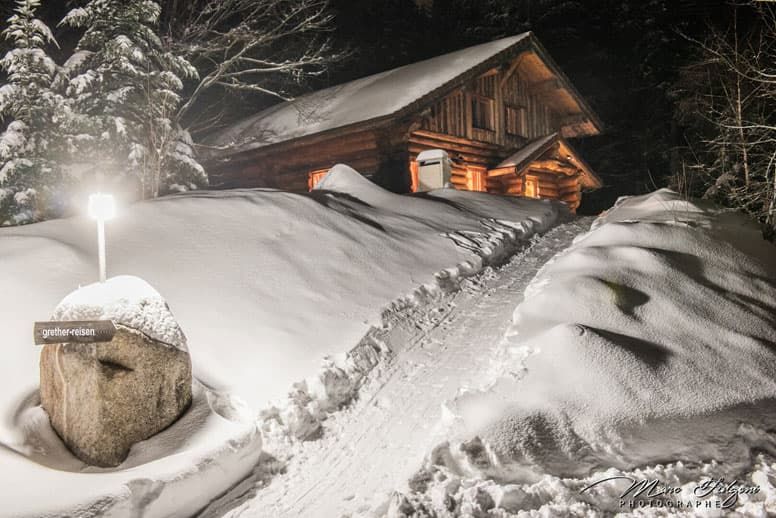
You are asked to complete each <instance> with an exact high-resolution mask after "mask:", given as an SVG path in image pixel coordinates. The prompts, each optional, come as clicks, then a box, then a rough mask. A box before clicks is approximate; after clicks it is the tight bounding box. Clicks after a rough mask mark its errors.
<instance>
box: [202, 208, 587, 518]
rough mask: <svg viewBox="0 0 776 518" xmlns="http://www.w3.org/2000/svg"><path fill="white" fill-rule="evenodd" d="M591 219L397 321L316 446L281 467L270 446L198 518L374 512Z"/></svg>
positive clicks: (299, 449) (401, 482)
mask: <svg viewBox="0 0 776 518" xmlns="http://www.w3.org/2000/svg"><path fill="white" fill-rule="evenodd" d="M591 221H592V219H591V218H579V219H577V220H575V221H572V222H569V223H565V224H561V225H559V226H557V227H555V228H554V229H552V230H550V231H548V232H547V233H546V234H544V235H543V236H541V237H535V238H534V239H533V240H532V241H531V243H530V244H529V245H528V246H527V247H526V248H524V249H523V250H521V251H519V252H518V253H517V254H516V255H514V256H513V257H512V258H511V259H510V260H509V261H508V262H507V263H506V264H505V265H503V266H501V267H498V268H495V269H494V268H486V269H485V270H484V271H483V272H482V273H481V274H479V275H478V276H476V277H473V278H470V279H467V280H464V281H463V282H462V285H461V289H460V290H459V291H456V292H454V293H451V294H447V295H441V296H440V297H439V298H438V299H437V300H435V301H433V302H431V303H429V304H426V305H424V306H422V307H418V308H415V309H412V310H410V311H409V313H408V314H407V313H404V314H397V315H395V317H394V318H393V319H391V318H390V317H389V323H388V325H387V326H386V328H385V329H384V330H383V335H382V336H380V338H381V339H382V340H383V341H384V342H385V343H387V344H388V345H389V346H390V347H391V349H392V350H393V351H394V352H395V357H393V358H392V359H391V360H390V361H389V362H387V363H386V364H384V365H379V366H378V367H377V368H376V369H375V370H374V371H373V372H372V374H371V375H370V379H369V381H368V382H367V383H366V384H365V385H364V386H363V387H362V389H361V392H360V395H359V398H358V399H357V400H356V401H355V402H354V403H353V404H352V405H351V406H350V407H348V408H346V409H344V410H342V411H340V412H336V413H334V414H332V415H331V417H330V418H329V419H328V420H327V421H325V423H324V427H323V433H322V436H321V437H320V438H318V439H317V440H312V441H307V442H303V443H300V444H297V445H296V446H295V447H294V451H293V455H292V457H291V458H290V459H289V460H288V462H287V463H285V462H283V461H280V460H277V459H275V458H274V457H273V451H272V450H271V445H267V450H268V451H266V452H265V453H264V454H263V455H262V458H263V460H262V461H260V464H259V466H258V467H257V468H256V470H255V471H254V475H253V476H252V477H249V478H248V479H246V480H245V481H243V482H242V483H241V484H239V485H238V486H236V487H234V488H233V489H232V490H231V491H230V492H228V493H227V494H225V495H224V496H222V497H221V498H219V499H217V500H215V501H214V502H212V503H211V504H210V505H209V506H208V507H207V508H206V509H205V510H203V511H202V512H201V513H200V515H199V516H200V518H215V517H237V516H240V517H269V516H272V517H292V516H299V517H338V516H355V515H367V516H370V515H373V514H377V515H380V514H382V513H384V511H385V510H386V508H387V505H388V502H389V498H390V494H391V492H392V491H394V490H401V489H403V488H405V487H406V485H407V481H408V479H409V478H410V477H411V476H412V475H413V473H414V472H415V471H416V470H417V469H418V468H419V467H420V465H421V462H422V460H423V456H424V455H425V454H427V453H428V451H430V449H431V447H433V446H434V445H435V444H436V443H437V442H438V441H439V440H440V439H441V434H442V432H443V430H442V429H441V428H440V425H439V423H440V417H441V415H442V404H443V403H444V402H445V401H446V400H448V399H451V398H453V397H454V396H455V395H456V394H458V393H459V392H460V391H461V390H465V389H466V388H468V387H471V388H473V389H474V388H477V387H478V385H479V382H480V380H481V378H482V377H483V376H484V374H485V373H486V372H487V371H488V369H489V367H490V362H491V360H492V357H493V354H494V353H495V351H496V350H497V348H498V345H499V342H500V341H501V339H502V338H503V336H504V333H505V331H506V330H507V328H508V327H509V325H510V323H511V321H512V314H513V312H514V309H515V307H516V306H517V305H518V304H519V303H520V302H521V301H522V298H523V291H524V290H525V287H526V286H527V285H528V283H529V282H530V281H531V279H532V278H533V277H534V275H535V274H536V273H537V272H538V271H539V269H540V268H541V267H542V266H543V265H544V264H545V263H546V262H547V261H548V260H550V259H551V258H552V257H553V256H554V255H555V254H556V253H558V252H560V251H562V250H564V249H565V248H567V247H568V246H569V245H570V244H571V242H572V240H573V239H574V237H576V236H577V235H579V234H580V233H582V232H585V231H586V230H588V229H589V227H590V223H591Z"/></svg>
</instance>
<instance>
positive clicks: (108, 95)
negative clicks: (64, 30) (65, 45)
mask: <svg viewBox="0 0 776 518" xmlns="http://www.w3.org/2000/svg"><path fill="white" fill-rule="evenodd" d="M160 12H161V8H160V7H159V4H157V3H156V2H152V1H148V0H131V1H122V0H92V1H91V2H88V3H87V4H86V5H85V6H84V7H79V8H75V9H73V10H71V11H70V12H69V13H68V14H67V15H66V16H65V18H64V19H63V20H62V22H61V23H62V24H63V25H67V26H70V27H74V28H77V29H83V30H84V33H83V35H82V37H81V39H80V41H79V43H78V46H77V48H76V52H75V54H74V56H73V57H72V58H71V59H69V60H68V62H67V63H66V65H65V69H66V73H67V75H68V80H67V87H66V93H67V97H68V98H69V99H71V100H72V102H73V106H74V109H75V110H76V111H77V112H78V113H81V114H83V115H84V116H85V120H86V121H88V127H89V129H88V131H87V133H88V136H89V138H85V139H81V141H80V144H79V146H80V150H81V152H82V153H83V154H84V156H88V157H89V159H90V160H89V163H90V164H91V165H92V167H93V168H94V169H95V172H100V173H103V174H105V173H106V172H108V175H109V176H113V177H114V178H111V179H113V180H127V179H129V180H134V181H136V183H137V184H138V186H139V191H140V192H139V193H138V194H140V196H142V197H143V198H152V197H156V196H159V195H160V194H164V193H166V192H170V191H173V190H181V189H180V188H181V186H183V187H185V189H191V188H196V187H198V186H201V185H204V184H206V183H207V177H206V175H205V171H204V169H203V168H202V166H201V165H200V164H199V163H198V162H197V161H196V159H195V158H194V153H193V151H192V146H191V138H190V137H189V135H188V133H187V132H186V131H185V130H184V129H183V128H181V127H180V125H179V124H178V123H177V118H176V112H177V109H178V105H179V103H180V101H181V97H180V92H181V91H182V90H183V81H184V80H186V79H194V78H196V77H197V71H196V69H195V68H194V67H193V66H191V64H190V63H189V62H188V61H186V60H185V59H184V58H181V57H179V56H176V55H174V54H173V53H171V52H168V51H166V50H165V49H164V47H163V44H162V41H161V40H160V38H159V36H158V35H157V33H156V30H155V29H156V26H157V24H158V20H159V15H160ZM173 186H175V187H174V188H173Z"/></svg>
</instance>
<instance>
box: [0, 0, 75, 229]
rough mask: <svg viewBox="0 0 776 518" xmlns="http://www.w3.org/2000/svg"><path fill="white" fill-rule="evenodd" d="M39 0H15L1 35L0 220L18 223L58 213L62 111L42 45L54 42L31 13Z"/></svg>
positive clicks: (53, 73) (50, 63) (52, 69)
mask: <svg viewBox="0 0 776 518" xmlns="http://www.w3.org/2000/svg"><path fill="white" fill-rule="evenodd" d="M39 5H40V2H39V0H19V1H18V2H17V7H16V9H15V11H14V14H13V15H12V16H11V17H10V18H9V19H8V27H7V28H6V29H5V30H4V31H3V36H4V37H5V38H6V39H8V40H10V41H11V42H12V43H13V48H12V49H11V50H10V51H9V52H8V53H7V54H6V55H5V56H4V57H3V58H2V60H0V68H2V69H3V70H4V71H5V72H6V73H7V74H8V80H7V82H6V84H4V85H3V86H2V87H0V116H2V117H3V118H5V119H9V120H10V121H11V122H10V123H9V124H8V125H7V127H6V129H5V131H4V132H3V133H2V134H0V224H4V225H8V224H20V223H30V222H32V221H35V220H38V219H41V218H44V217H47V216H51V215H56V214H59V213H60V212H61V210H62V207H63V200H62V192H64V189H63V187H64V185H63V184H64V175H63V173H62V167H61V162H60V161H58V159H61V155H60V153H61V146H62V138H61V135H62V132H61V131H60V130H59V128H60V126H61V125H62V124H63V122H64V121H63V118H64V115H65V114H66V113H68V112H67V110H66V109H65V107H64V99H63V98H62V97H61V96H60V95H58V94H57V93H56V91H55V90H54V88H53V84H54V82H55V79H56V76H57V73H58V67H57V65H56V64H55V63H54V61H53V60H52V59H51V58H50V57H49V56H48V55H47V54H46V51H45V47H46V46H47V45H49V44H56V41H55V40H54V37H53V36H52V34H51V31H50V30H49V28H48V27H47V26H46V25H45V24H44V23H43V22H42V21H40V20H39V19H37V18H35V12H36V10H37V8H38V7H39Z"/></svg>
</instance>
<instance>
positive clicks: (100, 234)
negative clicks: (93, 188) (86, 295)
mask: <svg viewBox="0 0 776 518" xmlns="http://www.w3.org/2000/svg"><path fill="white" fill-rule="evenodd" d="M115 215H116V202H115V201H114V199H113V196H112V195H110V194H102V193H99V192H98V193H96V194H91V195H89V216H91V218H92V219H95V220H97V253H98V254H99V257H100V282H105V279H106V275H105V222H106V221H107V220H109V219H112V218H113V217H114V216H115Z"/></svg>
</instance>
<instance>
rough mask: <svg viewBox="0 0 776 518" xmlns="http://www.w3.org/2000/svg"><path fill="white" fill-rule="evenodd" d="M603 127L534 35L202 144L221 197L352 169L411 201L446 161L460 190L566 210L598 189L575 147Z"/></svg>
mask: <svg viewBox="0 0 776 518" xmlns="http://www.w3.org/2000/svg"><path fill="white" fill-rule="evenodd" d="M601 127H602V125H601V122H600V121H599V119H598V117H597V116H596V115H595V113H593V111H592V110H591V109H590V107H589V106H588V105H587V104H586V103H585V101H584V99H582V97H581V96H580V95H579V93H578V92H577V91H576V90H575V88H574V87H573V86H572V85H571V83H570V82H569V80H568V78H567V77H566V76H565V75H564V74H563V72H561V70H560V69H559V68H558V66H557V65H556V64H555V63H554V62H553V61H552V59H551V58H550V57H549V56H548V54H547V52H546V51H545V50H544V48H543V47H542V46H541V44H540V43H539V42H538V41H537V39H536V38H535V37H534V35H533V34H532V33H524V34H520V35H518V36H513V37H510V38H504V39H501V40H497V41H493V42H490V43H485V44H482V45H477V46H475V47H470V48H466V49H463V50H459V51H457V52H452V53H450V54H445V55H443V56H438V57H435V58H432V59H428V60H425V61H421V62H418V63H414V64H411V65H407V66H404V67H400V68H397V69H394V70H389V71H387V72H382V73H380V74H376V75H373V76H369V77H365V78H362V79H357V80H355V81H351V82H349V83H345V84H343V85H339V86H335V87H332V88H328V89H326V90H321V91H318V92H314V93H311V94H308V95H304V96H302V97H299V98H297V99H295V100H294V101H290V102H284V103H280V104H278V105H275V106H272V107H270V108H268V109H266V110H264V111H262V112H260V113H258V114H256V115H253V116H251V117H248V118H246V119H244V120H242V121H240V122H238V123H237V124H234V125H233V126H231V127H229V128H227V129H225V130H224V131H222V132H220V133H219V134H217V135H215V136H213V137H211V138H210V139H209V140H207V141H205V142H204V144H203V149H204V150H205V152H206V154H207V156H206V159H205V163H206V166H207V169H208V171H209V173H210V178H211V186H212V187H215V188H233V187H271V188H278V189H283V190H291V191H304V190H307V189H310V188H312V186H314V185H315V183H316V182H317V181H318V180H319V179H320V178H321V177H322V176H323V175H324V174H325V173H326V172H327V171H328V169H329V168H330V167H331V166H333V165H334V164H337V163H345V164H348V165H350V166H352V167H353V168H355V169H356V170H358V171H360V172H361V173H362V174H364V175H365V176H367V177H369V178H371V179H372V180H373V181H374V182H376V183H377V184H379V185H382V186H384V187H386V188H388V189H390V190H392V191H394V192H410V191H414V190H415V188H416V186H417V170H418V165H417V162H416V158H417V156H418V154H419V153H420V152H421V151H424V150H429V149H443V150H445V151H447V153H448V154H449V155H450V157H451V158H452V159H453V166H452V179H451V181H452V183H453V185H454V186H455V187H456V188H459V189H468V190H475V191H486V192H491V193H498V194H509V195H520V196H532V197H542V198H555V199H561V200H563V201H565V202H567V203H568V204H569V206H570V207H571V209H572V210H575V209H576V208H577V207H578V206H579V203H580V199H581V193H582V191H583V190H589V189H595V188H598V187H600V186H601V181H600V180H599V178H598V177H597V176H596V175H595V173H594V172H593V171H592V170H591V169H590V167H589V166H588V165H587V164H586V163H585V162H584V160H583V159H582V158H581V157H580V156H579V155H578V154H577V152H576V151H574V149H573V148H572V147H571V145H570V144H569V143H568V141H567V139H569V138H576V137H584V136H588V135H596V134H598V133H599V132H600V131H601Z"/></svg>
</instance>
